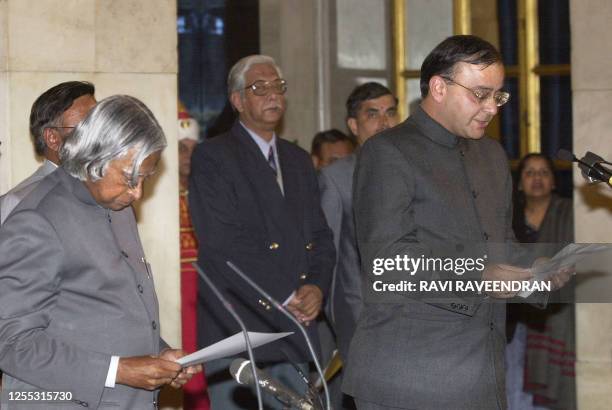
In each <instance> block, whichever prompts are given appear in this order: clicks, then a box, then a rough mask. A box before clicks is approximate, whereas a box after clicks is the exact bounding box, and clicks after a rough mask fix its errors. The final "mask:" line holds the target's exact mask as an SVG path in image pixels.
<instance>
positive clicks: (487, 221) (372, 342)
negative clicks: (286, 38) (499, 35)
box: [343, 36, 567, 410]
mask: <svg viewBox="0 0 612 410" xmlns="http://www.w3.org/2000/svg"><path fill="white" fill-rule="evenodd" d="M503 83H504V68H503V64H502V62H501V58H500V55H499V53H498V51H497V50H495V48H494V47H493V46H492V45H491V44H489V43H487V42H485V41H484V40H481V39H479V38H477V37H474V36H454V37H450V38H448V39H446V40H445V41H443V42H442V43H440V44H439V45H438V46H437V47H436V48H435V49H434V50H433V51H432V52H431V53H430V54H429V55H428V56H427V58H426V59H425V61H424V62H423V66H422V69H421V94H422V97H423V102H422V103H421V106H420V107H419V108H417V109H416V110H415V112H414V113H413V115H412V116H411V117H410V118H409V119H408V120H407V121H406V122H404V123H403V124H400V125H399V126H397V127H395V128H393V129H390V130H387V131H384V132H382V133H381V134H380V135H378V136H376V138H372V139H370V140H369V141H368V142H366V143H365V144H364V146H363V147H362V148H361V152H360V155H359V158H358V161H357V167H356V171H355V180H354V191H353V193H354V207H355V221H356V228H357V229H356V231H357V241H358V245H359V251H360V254H361V258H362V276H363V277H364V281H363V285H364V287H363V292H364V298H365V305H364V308H363V312H362V314H361V317H360V319H359V323H358V324H357V329H356V331H355V335H354V337H353V340H352V342H351V347H350V352H349V360H348V368H347V369H346V374H345V377H344V385H343V386H344V391H345V392H346V393H348V394H350V395H352V396H354V397H355V398H356V403H357V407H358V409H360V410H362V409H365V410H370V409H390V408H394V409H395V408H402V409H419V410H425V409H454V410H459V409H465V410H468V409H469V410H476V409H483V410H484V409H487V410H491V409H504V408H505V407H506V404H505V386H504V368H503V366H504V363H503V360H504V355H503V353H504V346H505V336H504V332H505V329H504V324H505V305H504V304H501V303H488V302H486V300H487V299H486V298H487V297H492V298H499V299H502V298H508V297H511V296H513V295H514V293H512V292H508V291H503V292H502V291H499V292H497V291H496V292H490V293H489V294H488V295H484V294H482V295H478V294H476V293H473V294H467V295H466V294H459V293H458V294H449V295H446V297H445V299H444V300H443V301H442V302H441V303H431V302H430V303H427V302H425V301H423V300H422V299H421V300H419V299H416V298H411V297H410V295H407V296H406V295H403V294H399V293H396V292H388V294H386V295H384V296H383V297H382V299H376V298H375V297H373V294H374V292H372V283H371V282H370V280H371V279H372V267H373V263H374V261H375V260H376V259H378V258H394V257H395V256H396V255H400V256H403V255H407V257H409V258H415V259H416V258H420V257H421V256H422V255H425V256H430V255H434V256H435V255H436V254H437V252H439V251H440V250H447V249H456V251H457V253H459V254H460V253H461V252H462V251H461V250H462V249H464V248H465V249H466V251H467V252H468V254H470V253H469V252H472V251H474V249H476V250H480V249H484V251H485V252H486V251H487V250H490V248H491V245H490V244H495V243H498V244H503V243H504V242H507V241H512V240H513V234H512V228H511V188H512V182H511V178H510V172H509V169H508V163H507V159H506V156H505V154H504V152H503V150H502V148H501V146H500V145H499V143H497V142H496V141H495V140H493V139H490V138H486V137H484V132H485V128H486V126H487V125H488V123H489V122H490V121H491V119H492V118H493V116H494V115H495V114H496V113H497V111H498V108H499V107H500V106H501V105H503V104H504V103H505V102H506V101H507V100H508V97H509V95H508V94H507V93H505V92H504V91H502V90H501V88H502V87H503ZM473 253H474V254H475V255H477V253H476V252H475V251H474V252H473ZM480 256H482V254H481V255H480ZM433 273H437V272H433ZM433 273H432V272H430V271H427V270H419V271H417V272H415V275H414V276H411V275H409V274H406V275H403V276H402V278H403V279H406V280H408V281H411V280H417V279H428V278H431V276H432V274H433ZM476 273H477V275H478V276H477V277H478V279H477V280H480V278H481V275H482V279H484V280H499V281H509V280H523V279H528V278H530V277H531V274H530V273H529V271H528V270H526V269H521V268H518V267H513V266H507V265H502V264H497V263H487V266H486V268H484V269H482V270H481V271H480V272H476ZM385 275H387V273H383V275H382V276H376V278H385ZM563 279H565V280H566V279H567V275H564V276H563V278H559V279H558V281H557V282H556V284H557V285H560V284H561V282H562V280H563ZM413 283H414V282H413Z"/></svg>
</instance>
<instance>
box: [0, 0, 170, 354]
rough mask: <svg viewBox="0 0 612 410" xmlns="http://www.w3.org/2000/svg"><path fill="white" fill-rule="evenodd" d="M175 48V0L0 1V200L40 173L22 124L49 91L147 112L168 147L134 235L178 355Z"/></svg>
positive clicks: (164, 330)
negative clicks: (73, 84) (60, 86)
mask: <svg viewBox="0 0 612 410" xmlns="http://www.w3.org/2000/svg"><path fill="white" fill-rule="evenodd" d="M176 45H177V35H176V1H175V0H0V141H2V145H1V146H0V152H1V156H0V193H4V192H5V191H7V190H8V189H9V188H10V187H12V186H14V185H15V184H17V183H18V182H19V181H21V180H23V179H24V178H25V177H27V176H28V175H30V174H31V173H32V172H33V171H34V170H35V169H36V167H37V166H38V165H39V162H37V160H36V159H35V157H34V150H33V147H32V143H31V140H30V137H29V134H28V117H29V111H30V107H31V105H32V103H33V102H34V100H35V99H36V97H37V96H38V95H39V94H41V93H42V92H43V91H45V90H46V89H48V88H49V87H51V86H53V85H55V84H57V83H59V82H62V81H68V80H88V81H91V82H93V83H94V84H95V85H96V97H97V98H98V99H102V98H104V97H107V96H109V95H113V94H129V95H133V96H135V97H137V98H139V99H141V100H142V101H143V102H144V103H145V104H147V105H148V106H149V107H150V108H151V110H152V111H153V113H154V114H155V116H156V117H157V119H158V120H159V122H160V124H161V125H162V127H163V129H164V131H165V132H166V136H167V137H168V148H167V149H166V151H165V153H164V155H163V160H162V162H163V164H162V166H161V170H160V172H159V173H158V177H157V178H156V180H155V181H150V182H148V183H147V186H146V188H145V189H146V190H147V192H146V198H145V199H144V200H143V201H142V202H141V204H140V205H139V206H138V214H139V228H140V234H141V237H142V240H143V243H144V247H145V251H146V254H147V257H148V259H149V262H150V263H151V265H152V267H153V271H154V274H155V281H156V287H157V289H158V297H159V302H160V314H161V321H162V334H163V336H164V338H165V339H166V341H168V343H170V344H172V345H176V346H178V345H179V344H180V314H179V307H180V306H179V300H180V299H179V243H178V184H177V181H178V171H177V155H176V152H177V143H176V127H177V121H176V118H177V107H176V103H177V85H176V75H177V55H176Z"/></svg>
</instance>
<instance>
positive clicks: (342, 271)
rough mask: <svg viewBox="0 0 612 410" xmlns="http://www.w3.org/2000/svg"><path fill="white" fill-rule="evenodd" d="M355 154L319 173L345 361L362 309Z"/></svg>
mask: <svg viewBox="0 0 612 410" xmlns="http://www.w3.org/2000/svg"><path fill="white" fill-rule="evenodd" d="M356 160H357V155H356V154H355V153H354V154H351V155H349V156H347V157H345V158H341V159H339V160H337V161H335V162H334V163H332V164H330V165H329V166H327V167H325V168H323V169H322V170H321V172H320V173H319V187H320V189H321V208H322V209H323V213H324V214H325V218H326V219H327V223H328V225H329V227H330V228H331V230H332V232H333V233H334V245H335V246H336V266H335V268H334V275H333V278H332V287H331V291H330V296H329V300H328V310H329V316H330V319H331V322H332V325H333V327H334V331H335V332H336V338H337V344H338V348H339V350H340V355H341V356H342V358H343V360H344V361H345V362H346V359H347V357H348V347H349V344H350V341H351V338H352V337H353V332H354V331H355V325H356V323H357V319H358V317H359V314H360V312H361V305H362V298H361V276H360V274H359V272H360V263H359V252H358V251H357V238H356V235H355V219H354V214H353V173H354V172H355V162H356Z"/></svg>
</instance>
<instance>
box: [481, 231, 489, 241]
mask: <svg viewBox="0 0 612 410" xmlns="http://www.w3.org/2000/svg"><path fill="white" fill-rule="evenodd" d="M482 236H483V237H484V239H485V241H488V240H489V234H488V233H486V232H485V233H483V234H482Z"/></svg>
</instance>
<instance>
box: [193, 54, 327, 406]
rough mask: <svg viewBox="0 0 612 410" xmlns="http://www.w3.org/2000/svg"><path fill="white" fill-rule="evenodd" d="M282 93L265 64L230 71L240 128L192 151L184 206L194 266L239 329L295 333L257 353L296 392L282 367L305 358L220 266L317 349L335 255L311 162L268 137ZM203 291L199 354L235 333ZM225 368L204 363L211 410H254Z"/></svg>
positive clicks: (248, 60) (283, 326) (298, 386)
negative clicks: (194, 241) (300, 327)
mask: <svg viewBox="0 0 612 410" xmlns="http://www.w3.org/2000/svg"><path fill="white" fill-rule="evenodd" d="M286 91H287V83H286V82H285V80H283V79H282V74H281V71H280V68H279V67H278V66H277V65H276V63H275V62H274V60H273V59H272V58H271V57H268V56H263V55H252V56H248V57H245V58H243V59H241V60H240V61H238V62H237V63H236V64H235V65H234V66H233V67H232V69H231V70H230V72H229V75H228V94H229V98H230V101H231V103H232V106H233V107H234V109H235V110H236V111H237V112H238V121H236V123H235V124H234V125H233V127H232V128H231V130H230V131H229V132H228V133H226V134H224V135H221V136H219V137H215V138H213V139H210V140H207V141H205V142H204V143H202V144H200V145H199V146H198V147H197V148H196V150H195V152H194V154H193V158H192V172H191V177H190V186H189V202H190V209H191V212H192V219H193V224H194V227H195V231H196V234H197V237H198V241H199V244H200V248H199V255H198V263H199V264H200V265H201V266H202V268H203V269H204V271H206V272H207V273H208V274H209V275H210V276H211V279H212V280H213V281H214V282H215V284H216V285H217V286H219V287H220V288H221V291H222V292H223V294H224V295H225V296H227V297H228V298H229V300H230V302H231V304H232V306H233V307H234V308H235V309H236V310H237V313H238V314H239V315H240V317H241V318H242V319H243V320H244V322H245V324H246V327H247V328H248V329H249V330H250V331H255V332H286V331H293V332H295V333H294V335H292V336H289V337H287V338H285V339H282V340H281V341H279V342H276V343H272V344H269V345H265V346H262V347H261V348H258V349H255V359H256V360H257V362H258V363H257V364H258V366H259V367H264V368H266V371H267V372H268V373H269V374H271V376H272V377H273V378H275V379H277V380H280V381H281V382H282V383H284V384H285V385H287V386H289V387H290V388H292V389H294V390H296V391H301V392H303V391H304V390H305V384H304V383H303V381H302V380H301V379H300V376H299V375H298V373H297V372H296V371H295V369H294V368H293V367H292V366H291V365H290V364H289V363H288V361H289V360H290V361H292V362H294V363H298V364H302V365H303V366H302V367H303V369H304V370H305V371H306V372H307V367H306V366H305V365H306V364H307V363H308V362H309V361H310V360H311V358H310V355H309V353H308V349H307V347H306V345H305V343H304V341H303V340H302V338H301V336H300V335H299V332H298V331H297V329H295V326H294V325H293V324H292V323H291V322H290V321H289V320H288V319H287V318H285V317H284V316H283V315H282V314H280V313H279V312H277V311H276V310H275V309H274V308H273V307H272V306H271V305H270V304H269V303H268V302H267V300H265V299H264V298H263V297H262V296H261V295H259V294H258V293H256V292H255V291H254V290H253V289H252V288H251V287H250V286H249V285H248V284H246V283H244V282H243V281H242V280H241V279H240V278H239V277H238V276H237V275H236V274H235V273H234V272H233V271H231V270H230V269H229V268H228V267H227V265H226V261H228V260H229V261H232V262H233V263H234V264H235V265H237V266H238V267H239V268H240V269H241V270H243V271H244V272H245V273H246V274H247V275H249V276H250V277H251V278H252V279H253V280H254V281H255V282H256V283H257V284H259V285H260V286H261V287H262V288H264V289H265V290H266V291H267V292H268V293H270V294H271V295H272V296H273V297H274V298H275V299H277V300H279V301H281V302H283V301H284V302H285V305H286V307H287V309H289V310H290V311H291V312H292V313H293V314H294V315H295V317H296V318H297V319H298V320H299V321H301V322H302V323H303V324H305V325H306V326H307V330H308V332H309V334H310V337H311V339H312V341H313V343H314V344H315V345H316V346H318V335H317V331H316V326H314V325H311V323H312V322H313V320H314V319H315V318H316V317H317V315H318V314H319V312H320V310H321V303H322V301H323V297H324V294H325V293H327V291H328V287H329V283H330V279H331V273H332V268H333V265H334V259H335V252H334V245H333V243H332V234H331V231H330V230H329V228H328V226H327V224H326V222H325V218H324V217H323V213H322V211H321V206H320V203H319V191H318V183H317V178H316V174H315V170H314V168H313V165H312V161H311V159H310V155H309V154H308V153H307V152H306V151H304V150H302V149H301V148H299V147H298V146H297V145H295V144H292V143H290V142H288V141H286V140H284V139H282V138H280V137H279V136H278V135H277V134H276V132H275V130H276V127H277V126H278V124H279V123H280V122H281V120H282V118H283V114H284V113H285V105H286V103H285V92H286ZM200 289H201V290H200V296H201V298H200V299H201V306H200V308H201V309H200V311H199V312H198V313H199V316H198V322H199V326H198V339H199V343H200V345H201V346H208V345H210V344H212V343H215V342H217V341H219V340H221V339H223V338H226V337H228V336H231V335H233V334H235V333H237V332H239V331H240V328H239V326H238V324H237V323H235V321H234V320H233V319H232V317H231V316H230V315H229V313H228V312H227V311H226V310H225V308H224V307H223V306H222V305H221V304H220V303H219V301H218V300H217V299H216V297H215V296H214V294H213V293H212V292H211V290H210V288H209V287H208V286H206V285H205V284H204V283H203V282H201V286H200ZM231 361H232V359H221V360H217V361H213V362H211V363H210V364H208V363H207V366H206V374H207V377H208V381H209V388H208V391H209V395H210V398H211V404H212V408H213V409H216V408H219V409H224V410H225V409H228V410H229V409H243V408H244V409H252V408H257V404H256V403H257V402H256V400H255V398H254V395H253V393H252V392H251V391H250V390H247V391H245V389H244V388H242V389H240V388H238V385H237V384H236V382H234V381H233V380H231V379H230V377H229V373H228V371H227V369H228V367H229V365H230V363H231ZM264 403H265V406H266V408H268V407H270V408H282V406H281V405H280V403H279V402H276V401H275V400H274V399H273V398H271V397H268V396H266V397H264Z"/></svg>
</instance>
